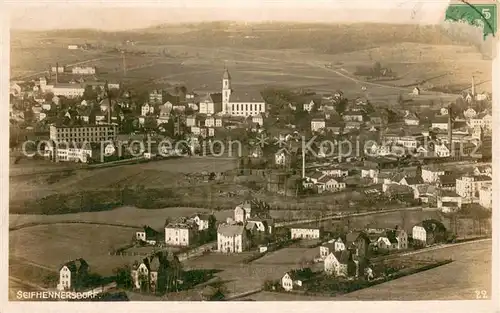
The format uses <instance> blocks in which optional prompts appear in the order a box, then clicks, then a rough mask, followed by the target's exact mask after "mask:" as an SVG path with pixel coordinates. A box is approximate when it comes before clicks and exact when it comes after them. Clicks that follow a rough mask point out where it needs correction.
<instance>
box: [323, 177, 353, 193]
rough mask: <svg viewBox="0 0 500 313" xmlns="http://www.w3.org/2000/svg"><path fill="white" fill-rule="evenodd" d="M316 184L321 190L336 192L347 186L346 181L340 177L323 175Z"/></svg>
mask: <svg viewBox="0 0 500 313" xmlns="http://www.w3.org/2000/svg"><path fill="white" fill-rule="evenodd" d="M316 185H317V186H318V191H319V192H323V191H329V192H334V191H340V190H343V189H345V188H346V183H345V182H344V181H343V180H342V179H341V178H340V177H337V178H333V177H329V176H323V177H321V178H320V179H318V182H317V183H316Z"/></svg>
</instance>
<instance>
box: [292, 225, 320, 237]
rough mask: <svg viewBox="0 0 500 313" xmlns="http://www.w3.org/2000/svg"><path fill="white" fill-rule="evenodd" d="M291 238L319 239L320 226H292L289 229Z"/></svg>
mask: <svg viewBox="0 0 500 313" xmlns="http://www.w3.org/2000/svg"><path fill="white" fill-rule="evenodd" d="M290 233H291V238H292V239H297V238H300V239H319V238H321V229H320V228H301V227H297V228H296V227H294V228H291V229H290Z"/></svg>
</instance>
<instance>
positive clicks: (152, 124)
mask: <svg viewBox="0 0 500 313" xmlns="http://www.w3.org/2000/svg"><path fill="white" fill-rule="evenodd" d="M157 127H158V125H157V121H156V119H155V118H154V117H151V116H148V117H146V119H145V121H144V129H146V130H149V131H151V130H155V129H156V128H157Z"/></svg>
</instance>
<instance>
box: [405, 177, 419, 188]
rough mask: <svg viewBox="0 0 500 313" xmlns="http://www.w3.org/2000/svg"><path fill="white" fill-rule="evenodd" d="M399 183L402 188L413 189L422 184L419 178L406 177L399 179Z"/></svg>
mask: <svg viewBox="0 0 500 313" xmlns="http://www.w3.org/2000/svg"><path fill="white" fill-rule="evenodd" d="M399 183H400V184H401V185H403V186H409V187H412V188H415V187H416V186H418V185H422V184H424V181H423V179H422V177H420V176H410V177H408V176H406V177H404V178H403V179H401V180H400V181H399Z"/></svg>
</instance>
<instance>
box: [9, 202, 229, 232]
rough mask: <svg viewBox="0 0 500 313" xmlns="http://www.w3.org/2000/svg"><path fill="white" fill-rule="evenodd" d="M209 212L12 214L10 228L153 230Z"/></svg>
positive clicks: (121, 210) (120, 210)
mask: <svg viewBox="0 0 500 313" xmlns="http://www.w3.org/2000/svg"><path fill="white" fill-rule="evenodd" d="M197 212H199V213H204V212H209V211H208V210H204V209H198V208H166V209H158V210H144V209H137V208H132V207H122V208H118V209H114V210H111V211H101V212H84V213H71V214H58V215H39V214H36V215H35V214H10V215H9V227H15V226H19V225H23V224H30V223H56V222H64V221H83V222H95V223H114V224H124V225H133V226H137V227H141V226H143V225H149V226H151V227H153V228H162V227H163V226H165V220H166V219H167V218H169V219H174V218H177V217H181V216H188V215H191V214H194V213H197ZM214 214H215V215H216V218H217V219H218V220H225V219H226V218H227V217H228V216H231V215H232V214H233V212H232V211H231V212H229V211H219V212H214Z"/></svg>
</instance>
